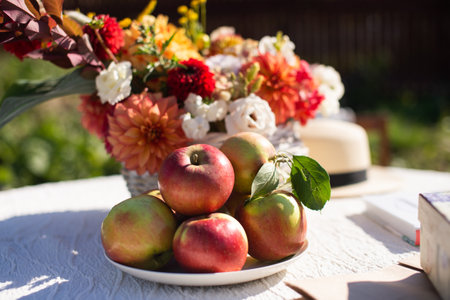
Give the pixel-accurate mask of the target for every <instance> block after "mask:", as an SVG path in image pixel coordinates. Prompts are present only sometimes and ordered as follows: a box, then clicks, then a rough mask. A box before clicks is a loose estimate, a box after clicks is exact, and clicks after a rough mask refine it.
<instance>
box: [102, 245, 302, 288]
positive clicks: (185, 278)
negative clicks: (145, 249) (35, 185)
mask: <svg viewBox="0 0 450 300" xmlns="http://www.w3.org/2000/svg"><path fill="white" fill-rule="evenodd" d="M308 248H309V242H308V240H307V239H306V240H305V242H304V243H303V245H302V246H301V248H300V250H299V251H298V252H297V253H295V254H294V255H292V256H291V257H289V258H284V259H282V260H280V261H276V262H273V263H268V264H267V265H263V266H256V267H253V268H249V269H244V270H239V271H231V272H216V273H189V272H183V273H175V272H164V271H157V270H155V271H153V270H145V269H139V268H135V267H130V266H127V265H123V264H121V263H118V262H115V261H113V260H112V259H110V258H109V257H108V256H107V255H106V253H105V252H104V251H103V254H104V256H105V258H106V260H107V261H109V263H111V264H112V265H113V266H115V267H116V268H118V269H119V270H121V271H123V272H125V273H128V274H130V275H132V276H134V277H138V278H141V279H144V280H148V281H152V282H157V283H162V284H170V285H178V286H220V285H231V284H238V283H244V282H249V281H253V280H257V279H261V278H264V277H268V276H270V275H273V274H276V273H279V272H281V271H283V270H285V269H287V267H288V266H289V265H290V264H291V263H293V262H295V261H296V260H297V259H299V258H300V257H302V254H304V253H305V252H306V250H307V249H308Z"/></svg>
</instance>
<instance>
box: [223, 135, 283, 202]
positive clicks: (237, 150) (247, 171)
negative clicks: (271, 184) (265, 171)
mask: <svg viewBox="0 0 450 300" xmlns="http://www.w3.org/2000/svg"><path fill="white" fill-rule="evenodd" d="M220 150H221V151H222V152H223V153H225V155H226V156H227V157H228V159H229V160H230V161H231V164H232V165H233V169H234V174H235V181H234V190H235V191H236V192H238V193H241V194H250V193H251V189H252V182H253V179H254V178H255V176H256V173H258V171H259V169H260V168H261V166H262V165H263V164H265V163H266V162H268V161H269V158H271V157H273V156H274V155H275V154H276V150H275V147H274V146H273V145H272V143H271V142H270V141H269V140H268V139H266V138H265V137H264V136H262V135H260V134H258V133H254V132H240V133H237V134H235V135H233V136H231V137H229V138H228V139H226V140H225V142H224V143H223V145H222V146H221V147H220Z"/></svg>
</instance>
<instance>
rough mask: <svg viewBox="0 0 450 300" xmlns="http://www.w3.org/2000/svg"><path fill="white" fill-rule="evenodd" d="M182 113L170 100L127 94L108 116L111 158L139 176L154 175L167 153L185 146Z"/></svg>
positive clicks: (156, 96) (142, 94) (147, 94)
mask: <svg viewBox="0 0 450 300" xmlns="http://www.w3.org/2000/svg"><path fill="white" fill-rule="evenodd" d="M182 113H183V112H182V111H181V110H179V109H178V105H177V100H176V99H175V98H174V97H168V98H162V97H161V96H160V95H158V94H150V93H147V92H146V91H145V92H143V93H141V94H139V95H131V96H130V97H128V98H127V99H125V100H124V101H122V102H120V103H118V104H116V106H115V109H114V113H113V114H112V115H110V116H108V125H109V129H108V136H107V143H108V144H109V146H110V149H111V155H112V156H113V157H115V158H116V159H117V160H119V161H121V162H123V163H124V165H125V167H126V168H127V169H130V170H135V171H136V172H137V173H138V174H140V175H142V174H144V173H145V172H146V171H147V172H149V173H150V174H153V173H155V172H157V171H158V170H159V167H160V165H161V163H162V162H163V160H164V159H165V158H166V156H167V155H168V154H169V153H171V152H172V151H173V150H175V149H177V148H180V147H182V146H185V145H186V142H187V139H186V136H185V135H184V132H183V129H182V128H181V123H182V120H181V119H180V118H179V117H180V115H181V114H182Z"/></svg>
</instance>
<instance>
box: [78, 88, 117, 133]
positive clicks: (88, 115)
mask: <svg viewBox="0 0 450 300" xmlns="http://www.w3.org/2000/svg"><path fill="white" fill-rule="evenodd" d="M80 98H81V103H80V105H79V106H78V110H79V111H80V112H81V114H82V115H81V124H82V125H83V127H84V128H85V129H86V130H87V131H89V132H90V133H91V134H95V135H97V136H98V137H99V138H100V139H102V140H105V137H106V133H107V131H108V119H107V116H108V115H109V114H112V112H113V109H114V106H112V105H110V104H108V103H107V104H102V103H101V102H100V99H99V97H98V96H97V95H95V94H92V95H81V96H80Z"/></svg>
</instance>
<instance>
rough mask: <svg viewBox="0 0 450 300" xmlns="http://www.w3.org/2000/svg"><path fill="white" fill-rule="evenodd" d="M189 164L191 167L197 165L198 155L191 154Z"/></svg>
mask: <svg viewBox="0 0 450 300" xmlns="http://www.w3.org/2000/svg"><path fill="white" fill-rule="evenodd" d="M191 162H192V164H193V165H198V154H197V153H194V154H192V157H191Z"/></svg>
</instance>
